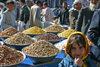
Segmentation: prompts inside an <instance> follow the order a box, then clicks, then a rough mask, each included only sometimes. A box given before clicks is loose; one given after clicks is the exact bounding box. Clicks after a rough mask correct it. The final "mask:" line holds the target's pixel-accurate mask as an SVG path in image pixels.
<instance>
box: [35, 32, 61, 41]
mask: <svg viewBox="0 0 100 67" xmlns="http://www.w3.org/2000/svg"><path fill="white" fill-rule="evenodd" d="M35 38H37V39H40V40H46V41H57V40H61V38H60V37H58V36H57V35H56V34H53V33H45V34H43V35H38V36H35Z"/></svg>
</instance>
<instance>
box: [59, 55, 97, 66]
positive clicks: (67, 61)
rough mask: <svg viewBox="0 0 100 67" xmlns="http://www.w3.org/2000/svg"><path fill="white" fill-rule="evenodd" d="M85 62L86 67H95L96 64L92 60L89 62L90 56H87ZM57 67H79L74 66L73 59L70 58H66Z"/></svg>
mask: <svg viewBox="0 0 100 67" xmlns="http://www.w3.org/2000/svg"><path fill="white" fill-rule="evenodd" d="M85 60H86V61H87V66H88V67H97V66H96V64H95V63H94V62H93V60H91V58H90V56H88V57H87V58H86V59H85ZM59 67H80V66H78V65H77V64H74V59H73V58H72V57H70V56H67V57H66V58H64V59H63V60H62V61H61V62H60V63H59Z"/></svg>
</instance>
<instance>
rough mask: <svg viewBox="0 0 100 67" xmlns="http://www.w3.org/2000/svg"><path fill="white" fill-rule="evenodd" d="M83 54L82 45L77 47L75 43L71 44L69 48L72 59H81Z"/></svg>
mask: <svg viewBox="0 0 100 67" xmlns="http://www.w3.org/2000/svg"><path fill="white" fill-rule="evenodd" d="M84 53H85V48H84V47H83V46H82V44H80V45H78V44H77V43H73V45H72V48H71V55H72V57H74V58H82V57H83V56H84Z"/></svg>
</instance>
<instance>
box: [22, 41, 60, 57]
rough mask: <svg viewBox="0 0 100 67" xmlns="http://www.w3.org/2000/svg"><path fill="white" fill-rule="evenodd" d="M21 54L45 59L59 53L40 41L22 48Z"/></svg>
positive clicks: (52, 46)
mask: <svg viewBox="0 0 100 67" xmlns="http://www.w3.org/2000/svg"><path fill="white" fill-rule="evenodd" d="M23 52H24V53H25V54H27V55H29V56H33V57H46V56H54V55H57V54H58V53H59V49H57V48H56V47H55V46H54V45H52V44H51V43H49V42H47V41H44V40H40V41H38V42H35V43H34V44H32V45H30V46H28V47H26V48H24V49H23Z"/></svg>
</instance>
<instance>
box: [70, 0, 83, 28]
mask: <svg viewBox="0 0 100 67" xmlns="http://www.w3.org/2000/svg"><path fill="white" fill-rule="evenodd" d="M82 6H83V2H82V0H75V1H74V2H73V6H72V8H71V9H70V10H69V21H70V27H71V29H75V22H76V20H77V18H78V14H79V11H80V9H81V8H82Z"/></svg>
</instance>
